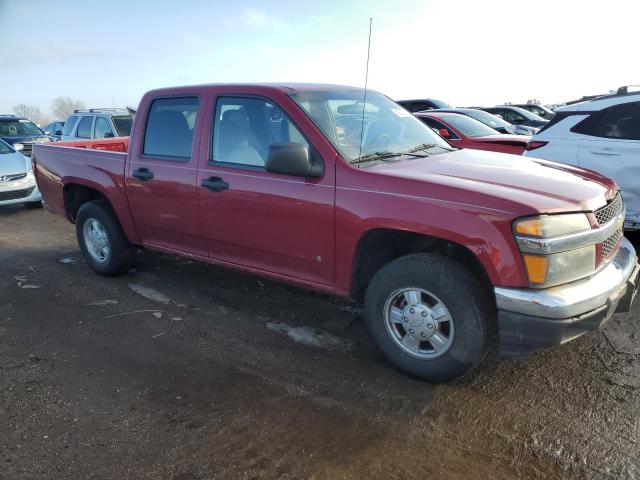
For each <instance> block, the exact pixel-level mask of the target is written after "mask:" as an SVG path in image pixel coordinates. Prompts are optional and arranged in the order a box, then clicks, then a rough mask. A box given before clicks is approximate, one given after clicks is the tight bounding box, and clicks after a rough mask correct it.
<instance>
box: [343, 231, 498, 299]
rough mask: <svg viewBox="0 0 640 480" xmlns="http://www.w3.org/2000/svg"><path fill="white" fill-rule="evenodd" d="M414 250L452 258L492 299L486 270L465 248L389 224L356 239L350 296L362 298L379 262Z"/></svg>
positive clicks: (378, 267) (377, 268)
mask: <svg viewBox="0 0 640 480" xmlns="http://www.w3.org/2000/svg"><path fill="white" fill-rule="evenodd" d="M414 253H436V254H439V255H442V256H444V257H447V258H450V259H452V260H454V261H456V262H457V263H459V264H460V265H461V266H462V267H464V268H465V269H467V270H468V271H469V272H470V273H471V274H472V275H473V276H474V278H476V280H478V282H479V284H480V285H481V286H482V287H483V289H484V290H485V291H486V293H487V294H488V295H489V298H491V299H492V300H491V301H492V302H494V303H495V298H494V296H493V294H492V293H493V285H492V282H491V279H490V277H489V274H488V273H487V270H486V269H485V267H484V266H483V265H482V263H481V262H480V260H479V259H478V257H477V256H476V255H475V254H474V253H473V252H472V251H471V250H470V249H469V248H467V247H465V246H464V245H461V244H460V243H457V242H454V241H451V240H447V239H443V238H439V237H435V236H431V235H426V234H422V233H416V232H412V231H404V230H397V229H393V228H373V229H370V230H367V231H366V232H365V233H364V234H363V235H362V236H361V237H360V239H359V240H358V242H357V245H356V248H355V252H354V259H353V268H352V273H351V285H350V296H351V298H353V299H354V300H355V301H357V302H362V301H363V299H364V293H365V291H366V289H367V286H368V285H369V283H370V282H371V279H372V278H373V277H374V275H375V274H376V273H377V272H378V271H379V270H380V269H381V268H382V267H383V266H385V265H386V264H388V263H389V262H391V261H393V260H396V259H398V258H400V257H404V256H406V255H410V254H414Z"/></svg>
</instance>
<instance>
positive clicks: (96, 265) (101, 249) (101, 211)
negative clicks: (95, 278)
mask: <svg viewBox="0 0 640 480" xmlns="http://www.w3.org/2000/svg"><path fill="white" fill-rule="evenodd" d="M76 236H77V238H78V245H79V246H80V250H81V251H82V254H83V255H84V258H85V260H86V261H87V263H88V264H89V266H90V267H91V268H92V269H93V270H94V271H95V272H97V273H99V274H100V275H104V276H107V277H114V276H116V275H121V274H123V273H126V272H127V271H129V268H130V267H131V264H132V262H133V254H134V250H133V246H132V245H131V244H130V243H129V241H128V240H127V238H126V236H125V234H124V232H123V231H122V228H121V227H120V223H119V222H118V219H117V217H116V216H115V214H114V213H113V211H112V210H111V208H109V206H108V205H107V204H106V203H104V202H101V201H95V202H89V203H85V204H84V205H82V207H80V210H79V211H78V216H77V218H76Z"/></svg>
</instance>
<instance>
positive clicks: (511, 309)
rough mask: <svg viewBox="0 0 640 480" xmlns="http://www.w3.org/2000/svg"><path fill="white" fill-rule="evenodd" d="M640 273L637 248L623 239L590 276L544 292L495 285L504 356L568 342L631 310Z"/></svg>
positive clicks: (501, 347) (512, 355) (502, 354)
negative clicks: (616, 315) (616, 249)
mask: <svg viewBox="0 0 640 480" xmlns="http://www.w3.org/2000/svg"><path fill="white" fill-rule="evenodd" d="M639 272H640V265H638V260H637V257H636V252H635V250H634V248H633V246H632V245H631V243H630V242H629V241H628V240H627V239H626V238H623V239H622V241H621V243H620V247H619V249H618V252H617V253H616V256H615V257H614V258H613V260H612V261H611V263H609V265H607V266H606V267H604V268H603V269H602V270H600V271H599V272H597V273H595V274H594V275H592V276H591V277H588V278H584V279H581V280H577V281H575V282H571V283H568V284H565V285H559V286H557V287H552V288H547V289H543V290H537V289H526V288H502V287H496V288H495V295H496V304H497V307H498V330H499V348H498V351H499V354H500V356H503V357H511V358H513V357H516V358H517V357H521V356H523V355H526V354H527V353H529V352H530V351H532V350H535V349H537V348H541V347H549V346H553V345H558V344H560V343H565V342H568V341H569V340H573V339H575V338H577V337H579V336H581V335H583V334H584V333H586V332H589V331H592V330H596V329H598V328H600V327H601V326H602V325H603V324H604V323H605V322H606V321H607V320H608V319H609V318H610V317H611V315H613V314H614V313H617V312H628V311H629V309H630V307H631V303H632V302H633V299H634V297H635V294H636V291H637V288H638V274H639Z"/></svg>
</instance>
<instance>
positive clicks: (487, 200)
mask: <svg viewBox="0 0 640 480" xmlns="http://www.w3.org/2000/svg"><path fill="white" fill-rule="evenodd" d="M369 170H371V171H372V172H376V173H380V174H384V175H388V176H393V177H401V178H405V179H411V180H414V182H412V183H411V184H406V187H407V189H408V190H411V191H407V190H406V189H405V191H404V192H398V193H405V194H412V195H420V196H424V197H430V198H438V199H442V200H448V201H455V202H460V203H464V204H469V205H476V206H480V207H486V208H492V209H497V210H503V211H506V212H510V213H517V214H520V215H523V214H530V213H538V212H541V213H542V212H546V213H552V212H561V211H590V210H594V209H596V208H599V207H601V206H603V205H605V203H606V201H607V200H608V199H611V198H613V197H614V196H615V193H616V192H617V190H618V187H617V185H616V184H615V182H614V181H613V180H610V179H608V178H606V177H603V176H602V175H600V174H598V173H596V172H593V171H590V170H584V169H581V168H577V167H572V166H569V165H563V164H558V163H554V162H548V161H545V160H539V159H534V158H527V157H521V156H518V155H510V154H506V153H497V152H485V151H480V150H471V149H463V150H456V151H454V152H451V153H445V154H439V155H433V156H431V157H428V158H412V159H406V160H400V161H397V162H385V163H379V164H376V165H372V166H371V167H370V168H369ZM425 183H429V184H431V185H430V186H426V185H424V184H425ZM438 187H444V188H438Z"/></svg>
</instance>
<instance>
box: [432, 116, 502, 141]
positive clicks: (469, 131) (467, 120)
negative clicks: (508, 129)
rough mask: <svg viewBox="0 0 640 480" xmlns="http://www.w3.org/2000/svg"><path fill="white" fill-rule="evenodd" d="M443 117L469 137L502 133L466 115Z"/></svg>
mask: <svg viewBox="0 0 640 480" xmlns="http://www.w3.org/2000/svg"><path fill="white" fill-rule="evenodd" d="M442 119H443V120H444V121H445V122H447V123H448V124H449V125H450V126H452V127H453V128H455V129H456V130H458V131H459V132H460V133H462V134H463V135H464V136H465V137H468V138H476V137H485V136H487V135H500V132H498V131H496V130H494V129H493V128H491V127H488V126H487V125H485V124H484V123H482V122H479V121H478V120H475V119H473V118H471V117H467V116H466V115H460V114H451V115H443V116H442Z"/></svg>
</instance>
